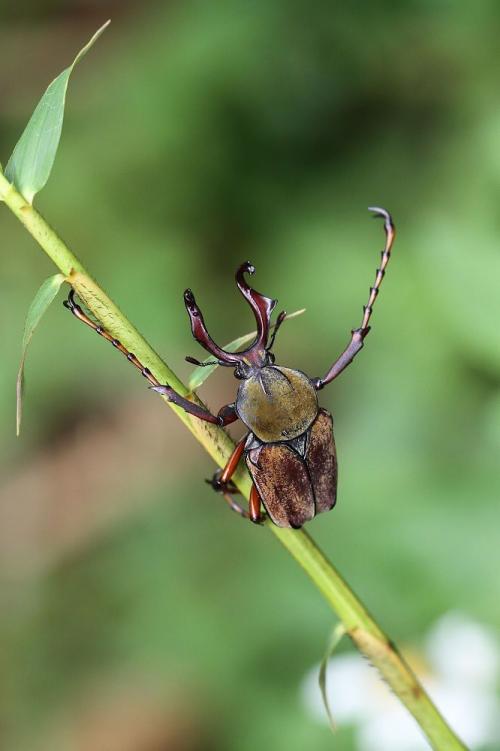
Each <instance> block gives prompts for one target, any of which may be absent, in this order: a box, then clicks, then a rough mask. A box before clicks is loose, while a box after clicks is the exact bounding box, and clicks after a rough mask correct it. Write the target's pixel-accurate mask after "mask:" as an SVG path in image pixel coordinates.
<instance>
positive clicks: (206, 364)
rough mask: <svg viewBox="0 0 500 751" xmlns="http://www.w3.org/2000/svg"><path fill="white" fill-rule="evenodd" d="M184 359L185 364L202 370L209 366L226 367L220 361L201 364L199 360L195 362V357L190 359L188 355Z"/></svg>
mask: <svg viewBox="0 0 500 751" xmlns="http://www.w3.org/2000/svg"><path fill="white" fill-rule="evenodd" d="M184 359H185V360H186V362H190V363H191V365H198V366H199V367H202V368H206V367H208V366H209V365H227V363H225V362H221V360H208V361H207V362H201V360H197V359H196V357H190V356H189V355H187V356H186V357H185V358H184ZM231 366H232V363H231Z"/></svg>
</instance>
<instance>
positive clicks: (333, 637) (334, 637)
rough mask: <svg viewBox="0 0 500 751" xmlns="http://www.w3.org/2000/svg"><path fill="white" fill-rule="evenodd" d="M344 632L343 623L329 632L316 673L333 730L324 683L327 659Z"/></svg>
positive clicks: (334, 727) (334, 726)
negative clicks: (317, 672) (324, 650)
mask: <svg viewBox="0 0 500 751" xmlns="http://www.w3.org/2000/svg"><path fill="white" fill-rule="evenodd" d="M345 633H346V630H345V626H344V624H343V623H337V625H336V626H335V628H334V629H333V631H332V633H331V634H330V638H329V640H328V645H327V648H326V652H325V654H324V657H323V659H322V660H321V665H320V666H319V675H318V683H319V689H320V691H321V698H322V699H323V704H324V705H325V710H326V714H327V715H328V721H329V722H330V727H331V729H332V730H333V731H335V730H336V729H337V728H336V725H335V720H334V719H333V715H332V710H331V709H330V702H329V701H328V689H327V685H326V676H327V668H328V660H329V659H330V657H331V656H332V654H333V653H334V651H335V650H336V648H337V646H338V643H339V642H340V640H341V639H342V637H343V636H344V634H345Z"/></svg>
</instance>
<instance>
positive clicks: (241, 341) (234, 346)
mask: <svg viewBox="0 0 500 751" xmlns="http://www.w3.org/2000/svg"><path fill="white" fill-rule="evenodd" d="M305 311H306V309H305V308H300V310H296V311H295V312H294V313H290V315H287V316H285V318H284V320H285V321H289V320H290V319H291V318H297V316H300V315H302V313H305ZM275 325H276V324H274V325H273V326H271V331H272V330H273V329H274V326H275ZM256 336H257V332H256V331H251V332H250V333H249V334H244V335H243V336H239V337H238V338H237V339H233V341H232V342H229V344H226V345H225V346H224V347H223V348H222V349H225V350H226V352H237V351H238V350H239V349H240V347H243V346H244V345H245V344H249V343H250V342H251V341H252V339H255V337H256ZM212 360H213V357H207V359H206V360H203V362H204V363H208V362H211V361H212ZM218 367H219V366H218V365H198V367H197V368H195V369H194V370H193V372H192V373H191V375H190V376H189V380H188V389H189V391H196V389H199V388H200V386H201V384H202V383H204V382H205V381H206V380H207V378H208V376H209V375H211V374H212V373H213V372H214V370H215V369H216V368H218Z"/></svg>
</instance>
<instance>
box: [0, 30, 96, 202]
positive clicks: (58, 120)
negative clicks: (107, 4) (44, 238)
mask: <svg viewBox="0 0 500 751" xmlns="http://www.w3.org/2000/svg"><path fill="white" fill-rule="evenodd" d="M109 24H110V21H106V23H105V24H104V25H103V26H101V28H100V29H99V30H98V31H96V33H95V34H94V36H93V37H92V39H91V40H90V41H89V42H88V43H87V44H86V45H85V47H83V49H81V50H80V52H79V53H78V55H77V56H76V57H75V59H74V60H73V62H72V63H71V65H70V66H69V68H66V69H65V70H63V72H62V73H60V75H58V76H57V78H55V79H54V80H53V81H52V83H51V84H50V86H49V87H48V89H47V90H46V92H45V94H44V95H43V96H42V98H41V99H40V101H39V102H38V104H37V106H36V109H35V111H34V112H33V114H32V116H31V118H30V120H29V122H28V125H27V126H26V128H25V129H24V132H23V134H22V136H21V138H20V139H19V141H18V142H17V144H16V147H15V149H14V151H13V152H12V156H11V157H10V159H9V161H8V163H7V167H6V168H5V177H6V178H7V179H8V180H9V181H10V182H11V183H14V185H15V186H16V188H17V189H18V190H19V192H20V193H22V195H23V196H24V198H25V199H26V200H27V201H28V203H33V196H34V195H35V194H36V193H38V191H40V190H41V189H42V188H43V186H44V185H45V183H46V182H47V180H48V179H49V176H50V173H51V171H52V167H53V165H54V160H55V158H56V153H57V148H58V146H59V139H60V138H61V130H62V124H63V118H64V103H65V101H66V90H67V88H68V81H69V77H70V75H71V72H72V71H73V68H74V67H75V65H76V64H77V62H79V60H81V59H82V57H83V56H84V55H85V53H86V52H88V51H89V49H90V48H91V47H92V45H93V44H94V42H95V41H96V39H97V38H98V37H100V36H101V34H102V33H103V31H104V29H105V28H106V27H107V26H108V25H109Z"/></svg>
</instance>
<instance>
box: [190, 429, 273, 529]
mask: <svg viewBox="0 0 500 751" xmlns="http://www.w3.org/2000/svg"><path fill="white" fill-rule="evenodd" d="M246 439H247V437H246V436H243V438H242V439H241V441H239V442H238V443H237V444H236V447H235V449H234V451H233V453H232V454H231V456H230V457H229V459H228V462H227V464H226V466H225V467H224V469H218V470H217V472H215V474H214V475H213V477H212V478H211V479H210V480H205V482H207V483H208V484H209V485H210V486H211V487H212V488H213V489H214V490H215V491H216V492H217V493H220V494H221V495H222V496H223V498H224V500H225V501H226V503H227V504H228V506H229V507H230V508H231V509H232V510H233V511H235V512H236V513H237V514H239V515H240V516H243V517H244V518H245V519H250V521H252V522H254V523H255V524H261V523H262V522H263V521H264V519H265V514H263V513H262V512H261V500H260V496H259V493H258V491H257V488H256V487H255V485H252V490H251V492H250V501H249V504H248V510H247V509H245V508H243V506H241V505H240V504H239V503H238V502H237V501H235V499H234V498H233V495H236V494H237V493H239V492H240V491H239V490H238V488H237V487H236V485H235V484H234V482H232V481H231V478H232V476H233V475H234V473H235V471H236V467H237V466H238V463H239V461H240V459H241V456H242V454H243V451H244V449H245V443H246Z"/></svg>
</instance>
